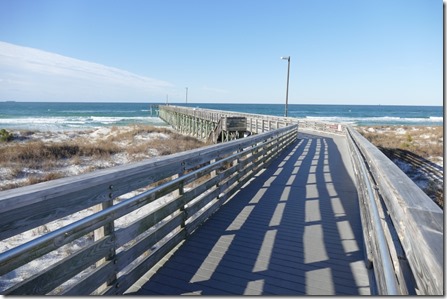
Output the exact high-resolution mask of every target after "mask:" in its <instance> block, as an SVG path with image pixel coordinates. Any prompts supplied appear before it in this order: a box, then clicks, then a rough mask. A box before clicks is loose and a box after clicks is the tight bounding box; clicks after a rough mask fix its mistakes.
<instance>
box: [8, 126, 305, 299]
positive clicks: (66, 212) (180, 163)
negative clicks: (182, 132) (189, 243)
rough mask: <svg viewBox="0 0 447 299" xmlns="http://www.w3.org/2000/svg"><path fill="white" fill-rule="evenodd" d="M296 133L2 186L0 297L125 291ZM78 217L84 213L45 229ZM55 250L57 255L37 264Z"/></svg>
mask: <svg viewBox="0 0 447 299" xmlns="http://www.w3.org/2000/svg"><path fill="white" fill-rule="evenodd" d="M296 139H297V126H296V125H292V126H288V127H285V128H281V129H278V130H274V131H269V132H266V133H263V134H259V135H254V136H251V137H248V138H244V139H239V140H235V141H231V142H227V143H222V144H218V145H212V146H208V147H205V148H201V149H196V150H192V151H187V152H183V153H179V154H174V155H170V156H164V157H157V158H154V159H150V160H146V161H143V162H139V163H135V164H131V165H124V166H118V167H114V168H109V169H104V170H100V171H96V172H93V173H89V174H85V175H80V176H74V177H68V178H63V179H58V180H54V181H50V182H46V183H40V184H36V185H31V186H27V187H22V188H18V189H12V190H7V191H2V192H0V240H2V242H4V244H12V245H11V246H12V248H8V249H7V250H6V251H4V252H2V253H1V254H0V276H1V277H0V286H1V287H2V289H1V290H0V293H1V294H4V295H6V294H7V295H20V294H62V295H85V294H105V295H111V294H123V293H125V291H126V290H127V289H128V288H129V287H131V286H132V285H133V284H134V283H135V282H136V281H137V280H138V279H140V278H141V276H142V275H143V274H144V273H146V272H147V271H148V270H149V269H150V268H151V267H152V266H154V265H155V264H156V263H157V262H159V261H160V260H161V259H162V258H163V257H164V256H165V255H166V254H167V253H168V252H169V251H171V250H172V249H173V248H175V247H176V246H177V245H178V244H180V243H181V242H182V241H183V240H184V239H185V238H187V237H188V235H190V234H191V233H192V232H193V231H194V230H195V229H196V228H197V227H198V226H199V225H201V223H203V222H204V221H205V220H206V219H207V218H208V217H209V216H210V215H211V214H212V213H214V212H215V211H216V210H217V209H219V207H220V206H221V205H222V204H224V203H225V201H227V200H228V199H230V197H231V196H232V195H233V194H234V193H235V192H236V191H237V190H238V189H239V188H240V187H241V186H242V185H243V184H245V183H246V182H247V181H248V180H249V179H250V178H251V177H252V176H253V175H254V174H256V173H257V172H258V171H259V170H260V169H261V168H263V167H266V166H267V165H268V164H269V163H270V161H272V159H273V158H274V157H275V156H277V155H278V154H279V153H280V152H281V151H282V150H283V149H284V148H286V147H287V146H288V145H290V144H291V143H293V142H294V141H295V140H296ZM142 188H143V189H142ZM135 190H137V191H138V194H134V193H129V192H133V191H135ZM79 213H87V216H81V217H80V218H79V219H78V220H74V221H72V222H71V223H68V224H65V225H63V226H62V227H59V228H57V229H54V230H51V231H47V230H48V227H50V224H52V223H61V222H62V221H67V218H69V217H74V215H79ZM122 217H127V218H126V219H127V220H126V221H124V223H123V221H121V222H120V220H122V219H123V218H122ZM120 223H121V224H120ZM39 233H42V234H40V235H39ZM33 234H36V236H34V237H32V238H31V240H26V241H24V242H23V243H22V244H13V242H12V240H13V239H14V238H16V237H17V236H18V235H22V236H23V235H33ZM79 247H81V248H79ZM61 251H63V252H65V256H64V257H62V258H60V259H59V260H56V261H53V260H52V261H51V262H48V261H47V260H45V258H46V257H48V256H49V255H52V254H55V253H56V252H61ZM39 261H40V264H39V266H37V269H36V267H35V266H34V268H33V263H38V262H39ZM45 261H47V262H45ZM20 275H24V277H21V278H20V279H18V281H17V279H12V278H16V277H17V276H20Z"/></svg>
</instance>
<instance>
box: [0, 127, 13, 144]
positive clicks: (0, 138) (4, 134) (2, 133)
mask: <svg viewBox="0 0 447 299" xmlns="http://www.w3.org/2000/svg"><path fill="white" fill-rule="evenodd" d="M13 139H14V136H13V135H12V134H11V133H9V132H8V131H6V130H5V129H1V130H0V142H8V141H11V140H13Z"/></svg>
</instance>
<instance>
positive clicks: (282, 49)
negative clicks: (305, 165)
mask: <svg viewBox="0 0 447 299" xmlns="http://www.w3.org/2000/svg"><path fill="white" fill-rule="evenodd" d="M443 9H444V8H443V1H441V0H405V1H403V0H369V1H367V0H318V1H315V0H127V1H124V0H0V101H2V100H17V101H59V102H63V101H82V102H85V101H95V102H102V101H103V102H164V101H166V99H167V98H168V99H169V102H171V103H174V102H185V101H186V88H188V102H189V103H194V102H196V103H261V104H262V103H283V102H284V101H285V97H286V83H287V69H288V65H287V64H288V62H287V60H282V59H281V57H282V56H290V82H289V94H288V102H289V103H290V104H365V105H372V104H374V105H375V104H381V105H435V106H442V105H443V100H444V96H443V26H444V25H443Z"/></svg>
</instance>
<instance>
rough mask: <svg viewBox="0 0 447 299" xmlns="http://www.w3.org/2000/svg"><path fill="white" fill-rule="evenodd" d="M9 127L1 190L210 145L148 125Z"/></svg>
mask: <svg viewBox="0 0 447 299" xmlns="http://www.w3.org/2000/svg"><path fill="white" fill-rule="evenodd" d="M8 132H10V133H11V134H12V135H13V140H12V141H10V142H0V191H1V190H7V189H11V188H17V187H20V186H26V185H30V184H35V183H40V182H44V181H48V180H52V179H57V178H62V177H67V176H74V175H80V174H83V173H88V172H92V171H94V170H97V169H103V168H108V167H113V166H117V165H123V164H127V163H132V162H137V161H140V160H143V159H149V158H152V157H156V156H161V155H169V154H172V153H176V152H180V151H185V150H189V149H193V148H197V147H200V146H204V145H205V144H204V143H203V142H201V141H198V140H196V139H194V138H192V137H188V136H183V135H180V134H178V133H176V132H175V131H173V130H172V129H170V128H168V127H155V126H145V125H132V126H112V127H100V128H96V129H90V130H75V131H23V130H9V131H8Z"/></svg>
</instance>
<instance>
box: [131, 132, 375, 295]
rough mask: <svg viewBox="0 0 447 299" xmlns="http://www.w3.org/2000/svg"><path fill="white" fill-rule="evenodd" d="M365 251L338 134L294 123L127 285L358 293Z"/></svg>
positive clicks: (364, 290)
mask: <svg viewBox="0 0 447 299" xmlns="http://www.w3.org/2000/svg"><path fill="white" fill-rule="evenodd" d="M364 260H365V257H364V249H363V241H362V226H361V221H360V215H359V207H358V200H357V191H356V187H355V183H354V176H353V174H352V166H351V161H350V159H349V152H348V148H347V144H346V140H345V137H342V136H335V135H325V134H324V133H322V134H318V133H315V132H312V133H303V132H301V133H300V135H299V140H298V141H297V142H296V143H295V144H294V145H293V146H291V147H289V148H288V149H287V150H285V151H284V152H283V153H282V154H281V155H280V156H279V157H278V158H277V159H276V160H275V161H273V162H272V164H271V165H270V166H269V167H268V168H267V169H264V170H263V171H262V172H261V173H260V174H258V175H257V176H256V177H254V178H253V179H252V181H251V182H250V183H249V184H247V185H245V186H244V187H243V188H241V190H239V191H238V193H236V194H235V195H234V197H233V198H232V199H231V200H229V201H228V202H227V203H226V204H225V205H223V206H222V208H221V209H220V210H219V211H218V212H216V214H214V215H213V217H211V218H210V219H209V220H208V221H207V222H206V223H205V224H204V225H202V226H201V227H200V228H198V229H197V231H196V232H194V233H193V234H192V235H191V236H190V237H189V238H188V239H186V241H184V242H183V243H181V244H180V245H179V246H178V247H177V249H176V250H175V251H173V252H171V253H170V254H168V255H167V256H166V257H165V258H164V259H163V260H162V261H161V262H160V263H159V265H157V266H156V267H154V268H153V269H152V270H150V271H149V272H148V273H147V274H146V275H145V276H144V277H143V278H142V279H141V280H140V281H139V282H137V284H136V285H135V286H134V288H133V289H131V290H130V294H137V295H150V294H151V295H161V294H169V295H179V294H202V295H243V294H246V295H248V294H250V295H258V294H263V295H269V294H281V295H303V294H309V295H310V294H315V295H331V294H352V295H355V294H362V295H363V294H365V295H366V294H370V284H369V279H368V275H369V274H368V270H367V269H366V266H365V262H364ZM138 288H139V289H138Z"/></svg>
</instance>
